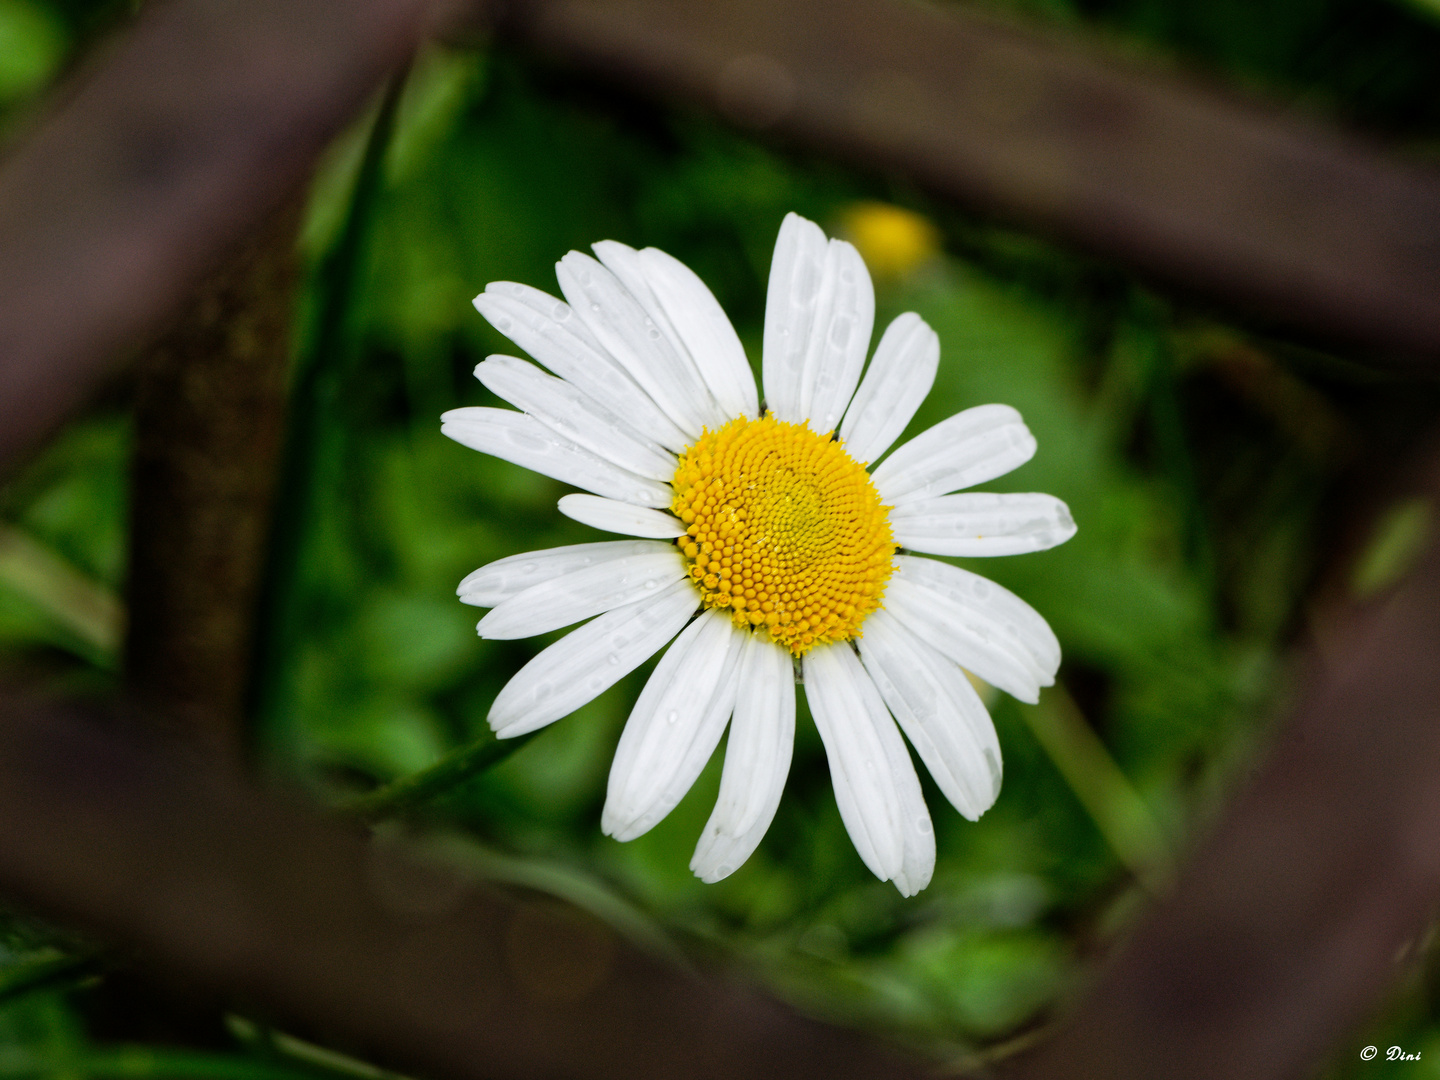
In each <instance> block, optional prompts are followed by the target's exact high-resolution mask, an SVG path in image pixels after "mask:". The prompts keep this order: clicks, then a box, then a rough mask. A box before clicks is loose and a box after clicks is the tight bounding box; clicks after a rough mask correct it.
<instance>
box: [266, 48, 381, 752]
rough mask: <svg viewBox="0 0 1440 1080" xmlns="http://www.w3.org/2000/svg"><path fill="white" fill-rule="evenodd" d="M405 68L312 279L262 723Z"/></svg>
mask: <svg viewBox="0 0 1440 1080" xmlns="http://www.w3.org/2000/svg"><path fill="white" fill-rule="evenodd" d="M408 72H409V67H408V65H407V66H406V67H405V68H403V69H402V70H400V71H399V72H397V73H396V74H395V75H394V77H393V78H392V79H391V81H390V84H389V85H388V86H387V87H386V90H385V95H384V97H383V98H382V99H381V102H380V106H379V108H378V109H377V111H376V114H375V119H374V122H373V123H372V124H371V127H370V135H369V138H368V140H367V141H366V144H365V152H364V155H363V156H362V158H361V161H360V166H359V169H358V171H357V173H356V177H355V187H354V190H353V193H352V194H351V197H350V206H349V210H348V211H347V214H346V218H345V223H344V226H343V227H342V229H341V231H340V235H339V238H338V239H337V240H336V242H335V245H334V247H333V248H332V249H331V250H330V252H329V253H328V254H327V255H326V256H325V257H324V258H323V259H322V260H321V263H320V266H319V267H318V269H317V271H316V274H315V283H314V294H315V296H316V300H315V307H314V312H315V314H314V322H313V328H312V331H311V333H310V335H309V344H308V348H306V349H305V350H304V351H303V352H302V353H301V355H300V357H299V361H298V364H297V370H296V374H295V382H294V386H293V387H292V389H291V394H290V407H289V419H288V423H287V431H286V446H285V456H284V463H283V465H282V467H281V475H280V482H279V485H278V490H277V492H276V498H275V515H274V518H273V521H274V524H273V526H272V528H271V535H270V544H269V551H268V555H267V559H266V572H265V578H264V582H263V584H262V587H261V600H260V610H259V613H258V619H259V627H260V633H259V635H258V643H257V646H256V660H255V666H254V670H253V672H252V675H251V687H250V695H249V697H250V709H249V712H250V714H251V716H252V718H253V719H254V720H255V721H256V722H257V723H258V724H260V725H264V724H265V722H266V721H267V720H268V719H269V718H271V717H273V716H274V715H275V714H276V712H277V711H278V710H279V709H280V708H281V707H282V705H283V702H285V701H287V700H288V699H289V697H290V692H289V687H288V683H287V671H289V669H290V660H291V658H292V657H293V656H294V654H295V651H296V647H297V645H298V639H299V631H298V627H297V623H298V621H299V620H298V618H297V615H298V610H297V591H298V584H299V580H300V576H301V566H302V564H303V560H304V554H305V549H306V541H307V538H308V536H309V530H310V525H311V518H312V516H313V511H314V505H315V493H316V488H317V484H318V482H319V481H320V479H321V476H320V474H321V473H322V471H323V470H322V467H321V463H322V459H331V458H333V456H334V455H333V454H331V453H329V452H328V450H329V447H328V446H327V440H333V439H335V438H338V437H339V435H338V434H337V433H336V427H337V425H336V423H335V406H336V401H337V398H338V397H339V393H340V388H341V385H342V384H343V381H344V378H345V376H346V375H347V374H348V373H349V368H350V366H351V363H352V361H353V357H354V353H355V349H354V336H355V329H356V328H355V326H354V325H353V317H352V299H353V297H354V294H355V291H356V287H357V284H358V281H359V277H360V271H361V268H362V265H363V260H364V256H365V246H366V239H367V236H368V233H369V225H370V220H371V217H372V211H373V209H374V206H375V203H376V200H377V199H378V197H379V194H380V186H381V181H382V179H383V172H384V163H385V154H386V150H387V148H388V147H389V145H390V141H391V139H392V137H393V135H394V132H395V120H396V113H397V111H398V106H399V102H400V96H401V93H402V91H403V90H404V87H405V81H406V76H407V74H408Z"/></svg>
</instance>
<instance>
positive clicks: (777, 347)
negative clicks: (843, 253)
mask: <svg viewBox="0 0 1440 1080" xmlns="http://www.w3.org/2000/svg"><path fill="white" fill-rule="evenodd" d="M825 252H826V243H825V234H824V233H823V232H821V231H820V226H819V225H816V224H815V223H814V222H813V221H807V220H805V219H804V218H802V217H801V216H800V215H799V214H786V215H785V220H784V221H783V222H782V223H781V225H780V235H779V236H778V237H777V238H776V240H775V255H774V257H773V258H772V259H771V262H770V283H769V286H768V288H767V290H766V293H765V344H764V354H763V357H762V362H761V369H762V371H761V373H762V375H763V376H764V383H765V405H766V407H767V408H769V409H770V411H771V412H773V413H774V414H775V415H776V417H778V418H779V419H781V420H784V421H786V422H787V423H792V424H799V423H802V422H804V420H805V413H804V411H803V409H802V407H801V402H800V387H801V381H802V377H803V375H804V372H805V354H806V352H807V350H808V349H809V347H810V328H811V324H812V323H813V322H814V319H815V305H816V300H817V299H818V298H819V295H820V282H821V278H822V277H823V276H824V272H825Z"/></svg>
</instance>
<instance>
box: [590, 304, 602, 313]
mask: <svg viewBox="0 0 1440 1080" xmlns="http://www.w3.org/2000/svg"><path fill="white" fill-rule="evenodd" d="M590 310H591V311H599V310H600V305H599V304H591V305H590Z"/></svg>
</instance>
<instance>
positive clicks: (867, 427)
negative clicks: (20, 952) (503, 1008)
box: [441, 214, 1075, 896]
mask: <svg viewBox="0 0 1440 1080" xmlns="http://www.w3.org/2000/svg"><path fill="white" fill-rule="evenodd" d="M594 250H595V255H596V256H597V258H598V261H597V259H593V258H591V257H590V256H588V255H583V254H581V253H579V252H575V251H572V252H570V254H568V255H566V256H565V257H564V258H563V259H561V260H560V262H559V263H558V264H557V267H556V273H557V276H558V277H559V281H560V289H561V291H562V292H563V293H564V295H565V300H566V301H567V302H561V301H559V300H557V299H555V298H554V297H552V296H548V295H546V294H545V293H543V292H540V291H538V290H536V289H532V288H530V287H528V286H525V285H518V284H514V283H512V282H499V283H494V284H491V285H489V286H487V287H486V290H485V292H484V293H482V294H481V295H480V296H477V297H476V298H475V306H476V308H478V309H479V311H480V313H481V314H482V315H484V316H485V318H486V319H488V320H489V321H490V322H491V323H492V324H493V325H494V326H495V328H496V329H497V330H499V331H500V332H501V333H502V334H504V335H505V336H506V337H508V338H510V340H511V341H513V342H515V344H516V345H518V346H519V347H520V348H521V349H523V350H525V351H526V352H528V353H529V354H530V355H531V356H532V357H534V358H535V359H536V360H537V361H539V362H540V364H541V365H543V366H544V367H545V368H548V369H549V371H550V372H552V374H549V375H547V374H546V373H545V372H543V371H541V370H540V368H538V367H536V366H534V365H533V364H530V363H527V362H526V361H524V360H518V359H515V358H514V357H509V356H492V357H490V358H489V359H487V360H486V361H485V362H484V363H483V364H481V365H480V366H479V367H477V368H476V369H475V375H476V377H477V378H479V379H480V381H481V382H482V383H484V384H485V385H486V386H487V387H489V388H490V389H491V390H493V391H494V392H495V393H496V394H497V395H499V396H500V397H501V398H503V399H505V400H506V401H508V402H510V403H511V404H513V405H514V406H516V408H518V409H519V410H521V411H519V412H514V411H511V410H509V409H489V408H466V409H454V410H452V411H450V412H447V413H445V415H444V416H443V417H441V420H442V422H443V426H442V428H441V430H442V431H443V432H444V433H445V434H446V435H448V436H450V438H452V439H455V440H456V441H457V442H460V443H463V444H464V445H466V446H469V447H472V448H474V449H476V450H480V451H483V452H484V453H487V454H493V455H495V456H497V457H501V458H504V459H506V460H507V461H512V462H514V463H516V464H518V465H523V466H525V467H526V468H528V469H533V470H535V471H536V472H539V473H543V474H544V475H546V476H551V477H554V478H556V479H558V480H562V481H564V482H566V483H568V484H573V485H575V486H576V487H579V488H583V489H584V490H585V491H587V492H590V494H583V495H582V494H577V495H566V496H565V497H564V498H562V499H561V500H560V504H559V508H560V511H561V513H563V514H566V515H567V516H569V517H571V518H574V519H575V520H577V521H581V522H584V523H585V524H587V525H591V526H593V527H595V528H597V529H601V530H603V531H605V532H610V533H616V534H619V535H621V536H627V537H636V538H638V539H625V540H611V541H607V542H603V543H593V544H577V545H574V546H570V547H560V548H552V549H550V550H548V551H534V552H528V553H526V554H523V555H515V556H512V557H510V558H506V559H501V560H499V561H498V562H494V563H491V564H489V565H488V566H484V567H481V568H480V569H479V570H477V571H475V572H474V573H473V574H471V575H470V576H469V577H467V578H466V579H465V580H464V581H462V582H461V583H460V587H459V590H458V592H459V595H460V598H461V599H462V600H463V601H465V602H466V603H469V604H475V605H477V606H480V607H488V608H491V611H490V612H489V614H487V615H486V616H485V617H484V618H483V619H481V620H480V624H479V632H480V634H481V635H482V636H483V637H488V638H522V637H529V636H531V635H534V634H543V633H545V632H547V631H550V630H556V629H559V628H560V627H564V626H568V625H570V624H572V623H577V622H580V621H581V620H585V619H588V620H590V621H589V622H586V623H585V624H584V625H583V626H581V627H579V628H578V629H576V630H574V631H572V632H571V633H570V634H568V635H567V636H566V637H564V638H562V639H561V640H560V641H558V642H556V643H555V644H553V645H551V646H550V647H549V648H547V649H545V650H543V651H542V652H541V653H540V654H539V655H538V656H536V657H535V658H534V659H533V660H531V661H530V662H529V663H528V664H526V665H525V667H524V668H522V669H521V670H520V672H519V673H518V674H516V675H515V677H514V678H512V679H511V680H510V682H509V683H508V684H507V685H506V686H505V687H504V689H503V690H501V691H500V694H499V695H498V696H497V697H496V699H495V703H494V706H493V707H492V708H491V710H490V716H489V720H490V726H491V727H492V728H493V729H494V731H495V734H496V735H497V736H499V737H500V738H508V737H511V736H515V735H521V734H524V733H525V732H529V731H534V730H536V729H537V728H540V727H543V726H544V725H546V724H549V723H552V722H553V721H555V720H558V719H559V718H560V717H562V716H565V715H566V714H568V713H570V712H572V711H574V710H575V709H577V708H579V707H580V706H581V705H583V704H585V703H586V702H587V701H590V700H591V699H592V698H594V697H596V696H597V695H599V694H600V693H601V692H602V691H604V690H605V689H607V688H608V687H610V686H612V685H613V684H614V683H615V682H617V681H618V680H619V679H621V678H622V677H623V676H625V675H626V674H628V673H629V672H631V671H633V670H634V669H635V668H637V667H638V666H639V665H640V664H642V663H644V662H645V661H646V660H647V659H649V658H650V657H651V656H653V655H655V654H656V653H657V652H659V651H660V650H661V649H663V648H664V647H665V645H666V643H667V642H671V639H672V638H673V639H674V641H673V643H672V644H671V645H670V648H669V649H668V650H667V651H666V652H665V655H664V656H663V657H661V659H660V662H659V664H658V665H657V666H656V668H655V671H654V673H653V674H652V675H651V676H650V679H649V681H648V682H647V683H646V684H645V688H644V690H643V691H642V692H641V694H640V698H639V700H638V701H637V702H636V703H635V707H634V709H633V710H632V711H631V713H630V718H629V720H628V721H627V723H626V725H625V730H624V733H623V734H622V735H621V737H620V745H619V747H618V749H617V750H616V752H615V760H614V763H613V765H612V766H611V770H610V781H609V788H608V793H607V798H606V803H605V811H604V816H603V820H602V827H603V828H604V830H605V832H606V833H608V834H609V835H611V836H613V837H615V838H616V839H617V840H631V839H634V838H635V837H637V836H640V835H641V834H643V833H645V832H646V831H648V830H649V829H651V828H653V827H654V826H655V824H656V823H657V822H659V821H660V820H661V819H662V818H664V817H665V815H666V814H668V813H669V812H670V811H671V810H672V809H673V808H674V807H675V805H676V804H677V803H678V802H679V801H680V799H681V798H682V797H683V796H684V794H685V793H686V792H687V791H688V790H689V789H690V786H691V784H693V783H694V782H695V778H696V777H697V776H699V774H700V771H701V769H702V768H703V767H704V766H705V763H706V762H707V761H708V760H709V758H710V756H711V754H712V753H713V752H714V750H715V747H716V746H717V745H718V744H719V742H720V736H721V735H722V734H723V733H724V731H725V727H726V724H727V723H728V724H729V725H730V738H729V742H728V744H727V747H726V751H725V764H724V770H723V773H722V776H721V781H720V796H719V799H718V801H717V802H716V805H715V810H714V813H713V814H711V816H710V820H709V822H708V823H707V824H706V826H705V830H704V833H703V834H702V836H701V837H700V843H699V846H698V847H697V848H696V850H695V857H694V858H693V859H692V860H691V863H690V866H691V869H692V870H694V872H695V873H696V874H697V875H698V876H699V877H700V878H702V879H703V880H705V881H712V882H713V881H718V880H720V879H721V878H723V877H726V876H727V875H729V874H730V873H732V872H733V871H734V870H735V869H736V868H737V867H739V866H740V864H741V863H743V862H744V861H745V860H746V859H747V858H749V856H750V854H751V853H752V852H753V851H754V850H755V848H756V846H757V845H758V844H759V842H760V838H761V837H762V836H763V835H764V834H765V830H766V829H767V828H769V825H770V821H771V819H772V818H773V817H774V815H775V810H776V807H777V806H778V805H779V802H780V793H781V789H782V788H783V787H784V784H785V776H786V774H787V772H788V771H789V768H790V755H791V747H792V744H793V742H794V732H795V682H796V679H795V672H796V669H797V668H798V669H799V671H800V672H801V673H802V675H803V679H802V681H803V683H804V687H805V696H806V698H807V700H808V701H809V703H810V710H811V712H812V714H813V715H814V717H815V724H816V726H817V727H818V728H819V731H820V737H821V739H822V740H823V741H824V744H825V752H826V755H827V757H828V759H829V762H830V772H831V777H832V780H833V783H834V786H835V798H836V801H837V802H838V804H839V807H840V815H841V817H842V818H843V820H844V822H845V827H846V829H848V830H849V833H850V836H851V838H852V839H853V841H854V843H855V847H856V850H857V851H858V852H859V854H860V858H861V859H862V860H864V862H865V865H866V866H868V867H869V868H870V869H871V870H872V871H874V872H875V874H876V876H878V877H879V878H881V879H882V880H886V881H893V882H894V883H895V885H896V887H897V888H898V889H899V890H900V892H901V893H902V894H904V895H906V896H910V895H913V894H914V893H916V892H918V891H919V890H920V889H922V888H924V887H925V885H926V884H928V883H929V881H930V875H931V871H932V870H933V869H934V865H935V837H934V832H933V829H932V826H931V822H930V815H929V812H928V811H927V810H926V807H925V802H924V800H923V798H922V797H921V792H920V783H919V779H918V777H917V776H916V773H915V767H914V765H913V764H912V763H911V760H910V755H909V753H908V751H907V750H906V747H905V742H904V740H903V739H902V738H901V735H900V732H901V731H903V732H904V733H905V736H906V737H907V738H908V739H909V741H910V744H911V745H912V746H913V747H914V748H915V752H916V753H918V754H919V755H920V760H921V761H923V762H924V763H925V765H926V767H927V768H928V769H929V770H930V773H931V775H932V776H934V778H935V781H936V783H937V784H938V785H939V787H940V789H941V791H943V792H944V793H945V796H946V797H947V798H948V799H949V800H950V802H951V803H953V804H954V806H955V808H956V809H957V810H959V811H960V813H961V814H963V815H964V816H965V817H967V818H969V819H971V820H972V821H973V820H975V819H977V818H978V817H979V816H980V815H981V814H982V813H984V812H985V810H987V809H988V808H989V807H990V806H991V804H992V803H994V801H995V797H996V795H997V794H998V793H999V789H1000V775H1001V770H1000V746H999V742H998V740H997V739H996V736H995V728H994V726H993V725H992V724H991V722H990V717H989V714H988V713H987V712H986V711H985V706H984V704H983V703H982V702H981V700H980V698H979V696H978V695H977V694H976V692H975V690H974V689H973V688H972V686H971V684H970V682H969V680H968V679H967V677H966V674H965V672H966V671H967V670H968V671H970V672H974V673H975V674H976V675H977V676H979V677H980V678H982V679H984V680H985V681H986V682H989V683H991V684H993V685H994V686H997V687H999V688H1000V689H1002V690H1005V691H1007V692H1008V693H1010V694H1013V695H1014V696H1015V697H1017V698H1019V699H1021V700H1022V701H1030V702H1034V701H1037V700H1038V699H1039V693H1040V688H1041V687H1042V686H1049V685H1051V684H1052V683H1053V682H1054V676H1055V671H1056V669H1057V667H1058V666H1059V664H1060V645H1059V643H1058V642H1057V641H1056V639H1055V635H1054V634H1053V633H1051V631H1050V627H1049V626H1048V625H1046V623H1045V620H1044V619H1043V618H1041V617H1040V615H1038V614H1037V613H1036V612H1035V611H1034V610H1033V609H1032V608H1031V607H1030V606H1029V605H1027V604H1026V603H1025V602H1024V601H1022V600H1020V599H1019V598H1018V597H1016V596H1015V595H1013V594H1012V593H1010V592H1008V591H1006V590H1005V589H1003V588H1001V587H1000V586H998V585H995V584H993V583H992V582H990V581H987V580H986V579H985V578H982V577H979V576H977V575H976V574H972V573H970V572H969V571H966V570H961V569H958V568H957V567H954V566H951V565H949V564H947V563H942V562H937V561H935V560H933V559H925V558H917V557H915V556H913V555H909V554H902V553H901V552H904V551H916V552H925V553H928V554H932V555H971V556H973V555H1013V554H1017V553H1019V552H1026V551H1040V550H1043V549H1045V548H1048V547H1053V546H1054V545H1056V544H1059V543H1062V542H1063V541H1065V540H1067V539H1069V538H1070V537H1071V536H1072V535H1073V534H1074V532H1075V525H1074V523H1073V521H1072V520H1071V517H1070V513H1069V511H1068V510H1067V509H1066V507H1065V504H1064V503H1062V502H1060V500H1058V499H1055V498H1052V497H1051V496H1049V495H1038V494H1003V495H999V494H982V493H968V494H958V495H957V494H952V492H956V491H959V490H960V489H962V488H968V487H972V486H974V485H976V484H982V483H984V482H986V481H987V480H991V479H994V478H995V477H997V476H1001V475H1003V474H1004V473H1007V472H1009V471H1010V470H1011V469H1014V468H1016V467H1017V466H1019V465H1022V464H1024V463H1025V462H1026V461H1028V460H1029V459H1030V457H1031V455H1032V454H1034V453H1035V439H1034V438H1033V437H1032V436H1031V434H1030V432H1029V430H1028V429H1027V428H1026V427H1025V424H1024V423H1023V422H1022V421H1021V419H1020V415H1019V414H1018V413H1017V412H1016V411H1015V410H1014V409H1011V408H1009V407H1007V406H1004V405H982V406H979V407H978V408H973V409H967V410H966V411H964V412H962V413H959V414H957V415H955V416H952V417H950V419H948V420H945V421H943V422H942V423H939V424H937V425H935V426H934V427H932V428H930V429H929V430H928V431H926V432H923V433H922V434H920V435H918V436H916V437H915V438H914V439H911V440H910V441H909V442H907V443H905V444H904V445H903V446H901V447H899V448H898V449H896V450H895V452H894V453H892V454H890V455H889V457H888V458H886V459H885V460H884V461H883V462H881V463H880V464H879V465H877V466H876V467H875V468H874V469H873V470H869V471H867V468H868V466H869V465H871V464H872V463H874V462H876V461H878V460H879V459H880V458H881V457H882V455H884V454H885V452H886V451H887V450H888V449H889V448H890V445H891V443H893V442H894V441H895V439H896V438H897V437H898V436H899V434H900V432H901V431H902V430H904V428H905V426H906V424H907V423H908V422H909V421H910V419H911V418H912V417H913V416H914V414H915V410H916V409H917V408H918V407H919V405H920V403H921V401H923V400H924V398H925V395H926V394H927V393H928V392H929V390H930V387H931V385H932V384H933V382H934V380H935V372H936V368H937V366H938V364H939V359H940V344H939V339H938V338H937V337H936V335H935V332H934V331H933V330H931V329H930V327H929V326H927V325H926V324H925V321H924V320H923V319H921V318H920V317H919V316H918V315H916V314H914V313H907V314H905V315H901V316H900V317H899V318H897V319H896V320H895V321H894V322H892V323H891V324H890V326H889V327H888V328H887V329H886V331H885V333H884V334H883V335H882V336H881V338H880V344H879V346H878V347H877V348H876V350H875V355H874V356H873V357H872V358H871V360H870V365H869V368H868V370H865V371H864V378H863V379H862V378H861V372H862V370H863V369H865V355H866V352H867V350H868V348H869V343H870V336H871V329H872V324H873V322H874V314H875V295H874V290H873V289H872V287H871V283H870V275H869V273H868V272H867V271H866V269H865V264H864V262H863V261H862V260H861V258H860V256H859V254H858V253H857V252H856V250H855V249H854V248H853V247H852V246H851V245H849V244H847V243H845V242H844V241H841V240H829V241H827V240H826V238H825V235H824V233H822V232H821V230H820V228H819V227H818V226H817V225H815V224H814V223H813V222H810V221H806V220H805V219H804V218H801V217H799V216H797V215H795V214H790V215H789V216H787V217H786V218H785V222H784V224H783V225H782V226H781V227H780V236H779V239H778V240H777V241H776V244H775V256H774V261H773V262H772V264H771V268H770V285H769V294H768V297H767V300H766V308H765V337H764V357H763V374H764V387H765V397H764V402H763V410H762V402H761V399H760V396H759V394H758V393H757V392H756V386H755V378H754V376H753V374H752V373H751V370H750V365H749V363H748V361H747V360H746V358H745V351H744V349H743V348H742V346H741V344H740V339H739V337H737V336H736V334H735V330H734V328H733V327H732V326H731V325H730V321H729V319H727V318H726V316H725V313H724V312H723V311H722V310H721V308H720V305H719V304H718V303H717V302H716V300H715V297H714V296H713V295H712V294H711V293H710V290H709V289H707V288H706V287H705V284H704V283H703V282H702V281H701V280H700V279H699V277H697V276H696V275H695V274H694V273H693V272H692V271H691V270H689V269H688V268H687V267H686V266H684V265H683V264H682V263H680V262H679V261H677V260H676V259H674V258H672V257H671V256H669V255H667V254H665V253H664V252H663V251H658V250H656V249H655V248H647V249H646V250H644V251H636V250H634V249H632V248H629V247H626V246H625V245H624V244H619V243H615V242H614V241H610V240H606V241H603V242H601V243H598V244H596V245H595V247H594ZM857 388H858V389H857ZM697 615H698V617H697ZM677 635H678V637H677ZM897 721H898V723H899V727H898V728H897V727H896V722H897Z"/></svg>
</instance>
